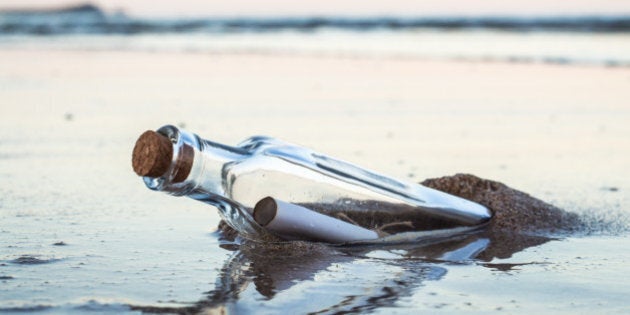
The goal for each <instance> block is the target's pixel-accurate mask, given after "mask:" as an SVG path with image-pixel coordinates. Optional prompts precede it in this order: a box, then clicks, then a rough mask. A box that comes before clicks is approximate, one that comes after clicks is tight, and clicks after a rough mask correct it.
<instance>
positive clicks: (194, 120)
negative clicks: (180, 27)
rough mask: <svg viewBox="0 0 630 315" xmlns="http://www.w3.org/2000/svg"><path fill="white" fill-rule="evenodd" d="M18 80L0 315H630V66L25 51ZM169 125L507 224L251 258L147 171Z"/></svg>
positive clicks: (9, 131)
mask: <svg viewBox="0 0 630 315" xmlns="http://www.w3.org/2000/svg"><path fill="white" fill-rule="evenodd" d="M183 82H185V83H183ZM0 83H1V84H0V99H2V103H0V111H1V115H0V122H1V124H0V136H1V137H0V178H2V181H1V182H0V283H2V285H1V286H0V312H3V313H11V312H16V313H24V312H29V313H30V312H33V313H37V312H39V313H86V312H99V313H112V314H120V313H138V312H149V313H150V312H160V313H194V312H198V311H208V312H212V311H225V312H228V313H253V312H256V313H260V314H277V313H297V314H299V313H314V312H320V313H342V312H350V313H368V312H371V313H377V314H391V313H400V314H415V313H420V312H428V313H450V314H452V313H456V314H460V313H475V314H478V313H484V314H485V313H489V312H496V313H509V314H531V313H533V312H544V313H554V314H576V313H606V314H615V313H617V314H624V313H627V312H628V310H629V309H630V305H629V304H628V302H627V296H628V295H629V294H630V285H629V284H628V283H627V281H624V279H625V275H627V274H628V272H629V271H630V269H629V267H628V266H629V265H630V264H629V262H630V253H629V252H628V250H627V248H629V247H630V238H628V219H627V218H628V216H629V215H630V212H629V209H630V203H629V201H628V200H629V197H630V193H629V192H630V179H629V178H630V176H628V174H627V169H629V166H630V165H628V163H629V162H628V161H629V160H628V156H630V137H628V136H627V135H628V134H630V125H629V124H628V123H627V122H628V121H630V108H629V107H628V104H627V102H626V101H625V100H627V99H630V88H629V87H630V70H628V69H625V68H604V67H591V66H587V67H584V66H570V65H567V66H556V65H540V64H507V63H483V62H446V61H426V60H416V59H396V58H360V57H357V58H349V57H343V56H342V57H334V56H327V57H318V56H312V55H306V56H301V55H295V54H293V55H282V54H280V55H274V54H264V55H256V54H249V53H239V54H230V53H223V54H212V53H208V54H194V53H169V52H159V53H147V52H120V51H71V50H65V51H64V50H57V51H41V50H37V49H25V50H20V49H14V50H11V49H6V50H2V51H0ZM169 123H170V124H176V125H180V126H185V127H186V128H187V129H189V130H192V131H195V132H196V133H198V134H200V135H202V136H204V137H207V138H209V139H213V140H216V141H219V142H223V143H226V144H235V143H237V142H238V141H240V140H242V139H244V138H246V137H248V136H250V135H254V134H266V135H272V136H275V137H278V138H282V139H285V140H288V141H291V142H295V143H299V144H302V145H305V146H307V147H311V148H314V149H317V150H318V151H321V152H324V153H327V154H330V155H332V156H335V157H339V158H342V159H344V160H348V161H353V162H355V163H357V164H359V165H363V166H366V167H368V168H371V169H374V170H377V171H379V172H382V173H386V174H390V175H392V176H396V177H400V178H406V179H408V180H410V181H414V182H422V183H423V184H426V185H428V186H431V187H435V188H438V189H441V190H445V191H447V192H451V193H453V194H457V195H461V196H463V197H466V198H470V199H473V200H475V201H478V202H482V203H486V204H487V205H488V206H489V207H491V208H493V210H494V211H495V218H494V219H493V221H492V222H491V223H490V225H489V226H488V227H487V229H486V230H484V231H483V232H482V233H475V234H464V235H458V236H457V237H453V238H449V239H445V240H441V241H439V242H433V243H422V242H419V243H413V244H398V245H391V246H361V247H353V248H341V247H330V246H324V245H321V244H315V243H304V242H301V243H292V244H290V245H287V244H284V245H282V244H280V245H275V246H264V245H261V244H260V243H257V242H251V241H246V242H243V243H239V242H235V241H233V240H232V239H231V238H230V237H229V235H226V234H224V233H221V232H219V231H217V225H218V224H219V222H220V218H219V216H218V215H217V212H216V210H215V209H213V208H211V207H208V206H206V205H203V204H200V203H198V202H196V201H194V200H190V199H187V198H177V197H173V196H168V195H166V194H161V193H156V192H152V191H149V190H147V189H146V187H144V185H143V183H142V182H141V180H140V179H139V178H138V177H137V176H136V175H135V174H134V173H133V171H132V169H131V160H130V157H131V151H132V148H133V144H134V142H135V140H136V138H137V137H138V135H139V134H140V133H141V132H143V131H144V130H147V129H155V128H157V127H159V126H161V125H163V124H169ZM456 173H468V174H474V175H475V176H472V175H464V174H458V175H452V174H456ZM451 175H452V176H451Z"/></svg>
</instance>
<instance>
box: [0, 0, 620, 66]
mask: <svg viewBox="0 0 630 315" xmlns="http://www.w3.org/2000/svg"><path fill="white" fill-rule="evenodd" d="M0 47H4V48H11V47H14V48H15V47H18V48H28V47H31V48H32V47H43V48H47V49H80V50H143V51H181V52H197V53H235V52H241V53H250V52H255V53H263V54H316V55H326V56H332V57H337V56H355V55H359V56H370V57H378V58H425V59H426V58H432V59H454V60H480V61H500V62H514V63H553V64H591V65H599V66H612V67H617V66H621V67H627V66H629V65H630V16H625V15H621V16H588V15H584V16H541V17H536V16H534V17H523V16H463V17H457V16H437V17H381V16H374V17H330V16H323V17H317V16H313V17H308V16H307V17H265V18H261V17H234V18H226V17H215V18H212V17H209V18H140V17H130V16H127V15H125V14H122V13H111V14H107V13H105V12H103V11H101V10H99V9H98V8H97V7H93V6H90V5H86V6H79V7H76V8H69V9H66V10H57V11H11V12H6V11H5V12H0Z"/></svg>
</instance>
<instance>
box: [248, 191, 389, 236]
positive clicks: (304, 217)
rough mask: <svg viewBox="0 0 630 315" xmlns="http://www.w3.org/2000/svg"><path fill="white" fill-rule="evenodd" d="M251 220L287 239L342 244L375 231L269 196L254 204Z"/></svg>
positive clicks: (370, 234) (375, 234) (374, 233)
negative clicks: (252, 218)
mask: <svg viewBox="0 0 630 315" xmlns="http://www.w3.org/2000/svg"><path fill="white" fill-rule="evenodd" d="M254 220H256V222H257V223H258V224H260V225H261V226H263V227H265V228H266V229H268V230H269V231H271V232H272V233H274V234H276V235H278V236H280V237H282V238H284V239H288V240H311V241H322V242H328V243H345V242H352V241H360V240H371V239H377V238H378V234H377V233H376V232H375V231H372V230H368V229H366V228H362V227H360V226H357V225H354V224H350V223H348V222H345V221H343V220H340V219H336V218H333V217H330V216H327V215H323V214H321V213H318V212H315V211H313V210H311V209H308V208H305V207H302V206H298V205H295V204H291V203H287V202H284V201H281V200H278V199H275V198H272V197H266V198H263V199H261V200H260V201H258V203H256V206H255V207H254Z"/></svg>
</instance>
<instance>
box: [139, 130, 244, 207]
mask: <svg viewBox="0 0 630 315" xmlns="http://www.w3.org/2000/svg"><path fill="white" fill-rule="evenodd" d="M157 133H159V134H161V135H164V136H165V137H167V138H168V139H169V140H170V141H171V143H172V145H173V156H172V160H171V165H170V167H169V169H168V171H167V172H166V173H165V174H164V175H162V176H160V177H158V178H150V177H144V182H145V184H146V185H147V187H148V188H150V189H153V190H158V191H164V192H167V193H170V194H172V195H177V196H182V195H190V194H198V193H207V194H214V195H218V196H220V197H227V196H226V195H225V188H224V185H223V183H224V180H225V179H224V178H223V169H224V168H225V166H226V164H229V163H233V162H235V161H238V160H241V159H243V158H245V157H246V156H248V155H249V152H248V151H247V150H244V149H242V148H239V147H231V146H227V145H223V144H220V143H216V142H212V141H208V140H204V139H201V138H199V137H198V136H197V135H195V134H193V133H190V132H187V131H185V130H182V129H179V128H177V127H175V126H171V125H168V126H164V127H162V128H160V129H158V130H157Z"/></svg>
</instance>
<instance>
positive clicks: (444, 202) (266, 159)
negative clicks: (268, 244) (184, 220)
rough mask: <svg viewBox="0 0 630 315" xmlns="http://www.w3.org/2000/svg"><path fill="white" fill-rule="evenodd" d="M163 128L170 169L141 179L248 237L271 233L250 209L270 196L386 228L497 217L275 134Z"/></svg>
mask: <svg viewBox="0 0 630 315" xmlns="http://www.w3.org/2000/svg"><path fill="white" fill-rule="evenodd" d="M157 133H158V134H160V135H163V136H165V137H166V138H168V140H170V142H171V143H172V148H173V150H172V157H171V159H170V165H168V169H167V170H166V172H165V173H164V174H162V175H157V176H156V175H155V174H153V175H150V176H144V177H143V179H144V182H145V184H146V186H147V187H148V188H150V189H152V190H157V191H164V192H167V193H170V194H172V195H177V196H188V197H191V198H194V199H197V200H199V201H202V202H205V203H208V204H211V205H213V206H215V207H217V208H218V209H219V211H220V215H221V216H222V218H223V219H224V220H225V221H226V222H227V223H228V224H229V225H230V226H231V227H233V228H234V229H236V230H238V231H239V232H240V234H242V235H244V236H245V237H249V238H258V237H260V236H262V235H268V233H267V232H266V231H265V230H264V228H262V227H260V226H259V225H258V224H257V223H256V222H255V221H254V219H253V218H252V213H251V212H252V208H253V207H254V205H255V204H256V202H258V201H259V200H261V199H262V198H265V197H267V196H272V197H274V198H278V199H280V200H284V201H286V202H290V203H294V204H299V205H303V206H305V207H308V208H310V209H313V210H315V211H318V212H320V213H323V214H326V215H329V216H334V217H337V218H341V219H343V220H346V221H348V222H351V223H353V224H357V225H360V226H362V227H365V228H369V229H374V230H378V231H379V232H385V233H386V234H393V233H400V232H408V231H421V230H430V229H436V228H444V227H454V226H474V225H478V224H481V223H484V222H486V221H487V220H489V219H490V217H491V212H490V211H489V210H488V209H487V208H485V207H484V206H482V205H479V204H477V203H474V202H471V201H468V200H465V199H462V198H459V197H455V196H452V195H449V194H446V193H443V192H440V191H437V190H434V189H430V188H428V187H424V186H422V185H420V184H415V183H408V182H404V181H400V180H397V179H393V178H390V177H387V176H384V175H380V174H377V173H374V172H371V171H368V170H365V169H363V168H360V167H357V166H355V165H352V164H350V163H347V162H344V161H340V160H337V159H334V158H331V157H328V156H326V155H323V154H320V153H317V152H314V151H312V150H309V149H306V148H303V147H300V146H297V145H294V144H290V143H286V142H283V141H280V140H277V139H274V138H269V137H252V138H249V139H247V140H245V141H244V142H242V143H240V144H239V145H237V146H235V147H231V146H226V145H223V144H219V143H216V142H212V141H209V140H204V139H202V138H200V137H199V136H197V135H195V134H193V133H190V132H187V131H185V130H182V129H179V128H177V127H174V126H170V125H169V126H164V127H162V128H160V129H158V130H157ZM135 154H136V153H135V149H134V155H135ZM134 159H135V157H134ZM134 168H135V165H134Z"/></svg>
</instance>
